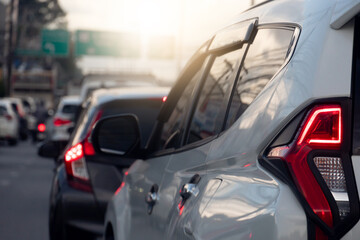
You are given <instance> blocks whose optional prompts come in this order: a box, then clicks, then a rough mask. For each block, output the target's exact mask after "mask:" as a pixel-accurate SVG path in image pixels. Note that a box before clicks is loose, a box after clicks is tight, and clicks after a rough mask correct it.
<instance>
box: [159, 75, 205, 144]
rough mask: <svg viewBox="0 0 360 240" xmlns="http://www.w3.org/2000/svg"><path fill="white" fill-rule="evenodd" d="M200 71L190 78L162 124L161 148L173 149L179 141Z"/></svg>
mask: <svg viewBox="0 0 360 240" xmlns="http://www.w3.org/2000/svg"><path fill="white" fill-rule="evenodd" d="M201 75H202V71H201V70H199V71H198V72H196V73H195V75H194V76H193V77H192V79H191V80H190V82H189V83H188V85H187V86H186V87H185V89H184V92H183V93H182V95H181V97H180V98H179V100H178V102H177V104H176V106H175V108H174V110H173V112H172V113H171V115H170V117H169V120H168V121H167V122H166V123H165V124H164V127H163V130H162V134H161V146H163V148H171V147H175V146H176V145H177V144H178V143H179V140H180V128H181V124H182V122H183V121H184V119H185V116H186V111H187V109H188V108H187V107H188V106H189V104H190V100H191V95H192V93H193V90H194V88H195V85H196V82H197V81H198V80H199V79H200V78H201Z"/></svg>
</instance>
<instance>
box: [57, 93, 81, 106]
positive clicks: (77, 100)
mask: <svg viewBox="0 0 360 240" xmlns="http://www.w3.org/2000/svg"><path fill="white" fill-rule="evenodd" d="M60 103H61V104H69V103H70V104H81V98H80V96H75V95H74V96H64V97H62V98H61V99H60Z"/></svg>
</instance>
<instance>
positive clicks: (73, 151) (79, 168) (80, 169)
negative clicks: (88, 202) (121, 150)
mask: <svg viewBox="0 0 360 240" xmlns="http://www.w3.org/2000/svg"><path fill="white" fill-rule="evenodd" d="M101 116H102V111H98V112H97V114H96V115H95V117H94V118H93V120H92V122H91V124H90V127H89V129H88V132H87V134H86V136H85V138H84V140H83V141H82V142H81V143H78V144H76V145H74V146H72V147H71V148H70V149H69V150H67V151H66V153H65V159H64V160H65V168H66V173H67V176H68V181H69V184H70V185H71V186H72V187H73V188H76V189H79V190H83V191H88V192H91V191H92V187H91V184H90V181H89V174H88V171H87V167H86V161H85V156H91V155H94V154H95V150H94V147H93V145H92V143H91V142H90V141H89V137H90V135H91V130H92V128H93V126H94V124H95V123H96V122H97V121H98V120H99V119H100V118H101Z"/></svg>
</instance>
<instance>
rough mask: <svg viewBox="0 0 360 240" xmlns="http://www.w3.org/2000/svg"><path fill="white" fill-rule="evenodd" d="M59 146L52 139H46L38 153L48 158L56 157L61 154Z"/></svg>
mask: <svg viewBox="0 0 360 240" xmlns="http://www.w3.org/2000/svg"><path fill="white" fill-rule="evenodd" d="M59 154H60V153H59V149H58V147H57V146H56V145H55V144H54V143H53V142H51V141H45V142H44V143H42V144H41V145H40V147H39V149H38V155H39V156H41V157H46V158H56V157H58V156H59Z"/></svg>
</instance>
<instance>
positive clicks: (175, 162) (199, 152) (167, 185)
mask: <svg viewBox="0 0 360 240" xmlns="http://www.w3.org/2000/svg"><path fill="white" fill-rule="evenodd" d="M210 146H211V144H205V145H202V146H200V147H197V148H194V149H192V150H190V151H183V152H180V153H175V154H173V155H172V156H167V157H168V165H167V166H166V169H165V170H164V173H163V180H162V182H161V185H160V189H159V201H158V204H157V205H156V206H155V207H154V210H153V213H152V218H153V222H154V224H153V226H154V231H158V234H157V235H158V236H161V238H162V239H164V238H166V236H167V235H169V234H170V236H171V235H172V234H171V232H172V229H169V225H170V226H171V225H172V224H173V222H174V221H176V218H177V217H178V216H179V214H180V213H181V212H182V211H183V210H182V209H181V207H179V204H180V202H181V201H182V198H181V196H180V195H179V191H180V190H181V188H182V186H183V185H184V184H187V183H189V181H190V180H191V178H192V177H193V176H194V175H196V174H199V175H200V177H201V176H204V175H206V157H207V154H208V152H209V150H210ZM152 160H153V159H149V160H147V161H146V162H148V163H149V165H150V167H151V168H153V167H155V169H156V166H153V164H152ZM197 188H198V190H199V193H201V192H203V191H204V190H205V185H204V184H202V180H201V179H200V182H199V184H197ZM192 198H195V196H191V197H190V198H189V199H187V200H186V202H185V205H186V204H189V203H190V201H191V200H192ZM185 205H184V206H185ZM155 225H156V226H155Z"/></svg>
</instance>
